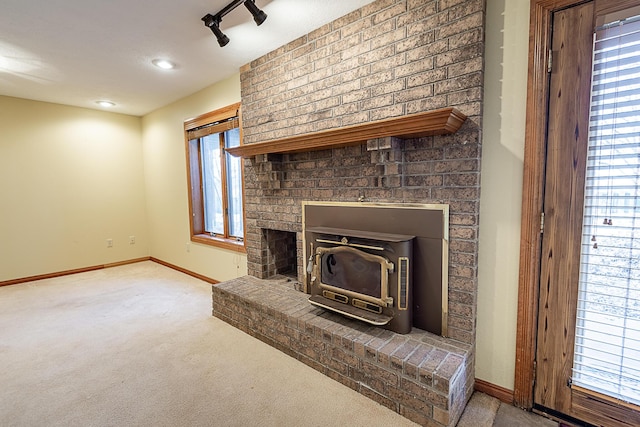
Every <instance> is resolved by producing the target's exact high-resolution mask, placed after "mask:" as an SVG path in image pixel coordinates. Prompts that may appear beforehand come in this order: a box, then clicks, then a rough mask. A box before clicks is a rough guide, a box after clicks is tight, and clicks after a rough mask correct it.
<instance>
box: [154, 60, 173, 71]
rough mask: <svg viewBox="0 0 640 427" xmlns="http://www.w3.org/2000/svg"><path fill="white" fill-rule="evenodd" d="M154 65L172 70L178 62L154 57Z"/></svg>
mask: <svg viewBox="0 0 640 427" xmlns="http://www.w3.org/2000/svg"><path fill="white" fill-rule="evenodd" d="M151 63H152V64H153V65H155V66H156V67H158V68H162V69H163V70H172V69H174V68H176V64H174V63H173V62H171V61H167V60H166V59H154V60H153V61H151Z"/></svg>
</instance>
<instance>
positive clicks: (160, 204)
mask: <svg viewBox="0 0 640 427" xmlns="http://www.w3.org/2000/svg"><path fill="white" fill-rule="evenodd" d="M239 101H240V75H239V74H235V75H233V76H232V77H230V78H228V79H226V80H223V81H221V82H219V83H216V84H214V85H212V86H210V87H208V88H206V89H203V90H202V91H200V92H198V93H196V94H193V95H191V96H188V97H186V98H183V99H181V100H179V101H177V102H175V103H173V104H171V105H168V106H166V107H163V108H161V109H159V110H156V111H154V112H152V113H150V114H148V115H146V116H144V117H143V119H142V123H143V125H142V140H143V147H144V162H145V183H146V190H147V191H146V196H147V210H148V212H149V216H148V226H149V233H150V236H151V237H150V239H151V255H152V256H154V257H156V258H158V259H161V260H163V261H166V262H169V263H171V264H174V265H178V266H180V267H182V268H186V269H188V270H191V271H194V272H197V273H199V274H203V275H205V276H208V277H211V278H213V279H216V280H220V281H222V280H228V279H232V278H235V277H239V276H243V275H245V274H246V272H247V259H246V255H244V254H239V253H237V252H234V251H230V250H224V249H218V248H214V247H211V246H207V245H202V244H198V243H190V240H189V205H188V199H187V169H186V158H185V141H184V132H183V129H184V127H183V123H184V121H185V120H186V119H189V118H192V117H195V116H198V115H200V114H204V113H207V112H209V111H212V110H215V109H217V108H220V107H225V106H227V105H229V104H233V103H234V102H239ZM187 248H188V249H187Z"/></svg>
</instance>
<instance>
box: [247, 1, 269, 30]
mask: <svg viewBox="0 0 640 427" xmlns="http://www.w3.org/2000/svg"><path fill="white" fill-rule="evenodd" d="M244 7H246V8H247V10H248V11H249V12H251V14H252V15H253V20H254V21H256V24H257V25H260V24H262V23H263V22H264V21H265V19H267V14H266V13H264V12H263V11H262V10H260V8H258V6H256V3H255V0H244Z"/></svg>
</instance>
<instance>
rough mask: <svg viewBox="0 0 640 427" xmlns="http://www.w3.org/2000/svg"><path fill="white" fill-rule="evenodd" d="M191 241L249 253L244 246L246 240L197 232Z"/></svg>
mask: <svg viewBox="0 0 640 427" xmlns="http://www.w3.org/2000/svg"><path fill="white" fill-rule="evenodd" d="M191 241H192V242H196V243H202V244H204V245H209V246H216V247H219V248H223V249H229V250H231V251H235V252H241V253H245V254H246V253H247V250H246V248H245V247H244V241H237V240H231V239H224V238H220V237H215V236H210V235H208V234H196V235H194V236H191Z"/></svg>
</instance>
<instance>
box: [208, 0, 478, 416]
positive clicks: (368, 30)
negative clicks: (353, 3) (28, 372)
mask: <svg viewBox="0 0 640 427" xmlns="http://www.w3.org/2000/svg"><path fill="white" fill-rule="evenodd" d="M484 8H485V2H484V1H483V0H467V1H462V0H433V1H425V0H402V1H401V0H378V1H375V2H373V3H371V4H369V5H367V6H365V7H363V8H361V9H358V10H356V11H354V12H353V13H351V14H349V15H347V16H345V17H343V18H340V19H338V20H336V21H334V22H332V23H329V24H327V25H325V26H323V27H321V28H319V29H317V30H315V31H313V32H312V33H310V34H308V35H305V36H303V37H300V38H299V39H297V40H294V41H292V42H291V43H289V44H287V45H285V46H282V47H281V48H279V49H277V50H275V51H273V52H271V53H269V54H267V55H265V56H263V57H261V58H258V59H257V60H255V61H253V62H252V63H250V64H247V65H246V66H244V67H243V68H242V69H241V85H242V123H243V133H244V135H243V138H244V144H245V145H248V144H254V143H262V142H264V141H270V140H278V139H281V138H286V137H291V136H295V135H306V134H313V133H316V132H320V131H326V130H330V129H338V128H342V127H347V126H353V125H360V124H364V123H368V122H375V121H379V120H384V119H390V118H394V117H403V116H407V115H412V114H415V113H422V112H426V111H430V110H435V109H439V108H443V107H455V108H456V109H457V110H459V111H461V112H462V113H463V114H464V115H466V116H467V119H466V121H465V122H464V124H463V125H462V127H461V128H460V129H459V130H458V131H457V132H455V133H453V134H450V135H435V136H427V137H420V138H411V139H396V138H382V139H379V140H377V139H369V140H368V141H363V142H362V143H361V144H358V145H352V146H348V147H340V148H328V149H320V150H317V149H316V150H313V151H303V152H296V153H265V154H260V155H255V156H250V157H248V158H247V159H246V160H245V209H246V247H247V262H248V269H249V275H250V277H246V278H241V279H238V281H231V282H227V283H224V284H221V285H218V286H216V287H214V288H217V291H216V290H215V289H214V293H215V292H218V295H217V296H216V295H214V315H216V316H219V317H221V318H223V319H225V320H227V321H229V322H230V323H232V324H234V325H235V326H237V327H240V328H241V329H243V330H245V331H247V332H249V333H251V334H253V335H254V336H257V337H259V338H261V339H263V340H264V341H266V342H269V343H270V344H272V345H274V346H276V347H277V348H279V349H281V350H282V351H285V352H287V353H288V354H291V355H292V356H294V357H297V358H299V359H300V360H302V361H303V362H305V363H307V364H309V365H310V366H312V367H314V368H316V369H319V370H320V371H322V372H324V373H325V374H327V375H329V376H331V377H332V378H334V379H337V380H339V381H341V382H342V383H344V384H346V385H348V386H350V387H352V388H354V389H356V390H358V391H360V392H361V393H363V394H365V395H367V396H369V397H371V398H373V399H375V400H377V401H379V402H380V403H382V404H385V405H387V406H388V407H390V408H392V409H394V410H396V411H398V412H400V413H401V414H403V415H405V416H406V417H408V418H410V419H413V420H414V421H416V422H418V423H421V424H423V425H434V426H435V425H437V426H441V425H455V423H456V422H457V419H458V417H459V416H460V413H461V411H462V408H463V407H464V404H465V403H466V401H467V399H468V398H469V397H470V394H471V392H472V389H473V379H474V376H473V372H474V369H473V360H474V345H475V327H476V326H475V316H476V299H477V258H478V253H477V250H478V213H479V198H480V152H481V145H480V126H481V119H482V116H481V105H482V90H483V88H482V82H483V51H484V27H483V25H484V12H485V9H484ZM304 201H320V202H321V201H333V202H336V201H344V202H355V201H366V202H385V203H419V204H447V205H448V206H449V212H450V214H449V239H450V240H449V254H448V255H449V265H448V307H449V313H448V321H447V322H448V323H447V328H446V330H447V331H448V332H447V333H448V336H447V338H443V337H438V336H436V335H432V334H429V333H427V332H423V331H419V330H415V328H414V331H413V332H412V333H411V334H409V336H407V337H404V338H398V337H396V336H394V335H393V334H391V333H390V332H389V331H384V332H378V331H376V330H375V329H370V328H369V327H367V326H363V325H359V324H358V323H357V322H355V321H352V320H345V319H341V318H340V317H339V316H337V315H334V314H326V313H323V312H322V311H321V310H320V309H317V308H313V307H311V306H310V305H309V304H307V303H306V301H304V299H305V294H303V293H302V292H298V291H296V290H295V289H294V290H293V292H295V294H289V293H285V294H280V296H276V295H275V294H273V292H272V289H273V288H269V287H268V284H272V285H273V280H272V279H273V278H274V277H276V276H277V275H279V274H283V273H284V274H285V275H288V276H290V278H289V279H279V281H277V283H276V284H275V286H282V285H283V283H285V286H287V287H290V288H292V289H293V287H294V286H293V283H294V282H295V281H296V280H295V279H297V280H298V281H300V282H301V281H302V278H303V271H304V270H303V269H304V266H305V263H304V261H303V250H302V211H301V209H302V202H304ZM283 253H284V259H286V260H287V261H282V259H283V257H282V256H281V255H283ZM283 280H285V281H284V282H283ZM286 280H290V281H291V282H290V283H291V286H288V285H286V283H288V282H286ZM261 284H262V285H264V286H267V287H266V288H265V289H260V286H261ZM287 292H288V291H287ZM243 294H245V296H246V295H254V296H255V295H262V297H263V298H264V300H263V301H262V302H255V301H254V302H251V297H246V298H245V297H244V296H243ZM300 298H302V300H300ZM274 301H277V302H278V304H280V306H281V305H282V304H281V303H282V301H288V302H289V304H290V305H289V307H288V308H284V309H282V310H283V311H282V312H280V311H278V310H277V309H276V308H275V307H276V306H277V305H278V304H276V303H275V302H274ZM301 301H302V302H301ZM232 308H233V309H232ZM270 331H271V332H270ZM273 331H276V332H273ZM389 334H391V335H389ZM362 341H365V342H362ZM373 372H376V373H377V375H373Z"/></svg>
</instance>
